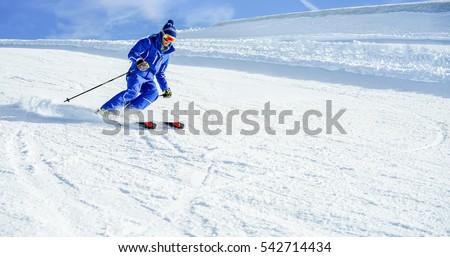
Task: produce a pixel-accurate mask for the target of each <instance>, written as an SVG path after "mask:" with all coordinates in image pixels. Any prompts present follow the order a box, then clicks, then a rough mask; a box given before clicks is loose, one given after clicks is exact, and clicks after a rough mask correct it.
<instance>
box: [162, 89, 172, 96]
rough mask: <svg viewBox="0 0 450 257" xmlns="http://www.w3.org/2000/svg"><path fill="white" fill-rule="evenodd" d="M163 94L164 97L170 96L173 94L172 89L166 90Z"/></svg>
mask: <svg viewBox="0 0 450 257" xmlns="http://www.w3.org/2000/svg"><path fill="white" fill-rule="evenodd" d="M162 96H163V97H164V98H170V97H171V96H172V90H170V88H168V89H166V90H164V91H163V94H162Z"/></svg>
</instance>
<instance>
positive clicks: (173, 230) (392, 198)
mask: <svg viewBox="0 0 450 257" xmlns="http://www.w3.org/2000/svg"><path fill="white" fill-rule="evenodd" d="M394 14H395V15H398V13H394ZM379 15H381V14H377V15H375V16H370V17H369V16H368V18H367V19H369V20H372V19H373V18H374V17H375V18H377V17H378V18H377V19H379ZM395 15H393V16H395ZM410 15H412V14H410V13H409V14H405V17H403V18H404V19H406V18H408V19H410V18H411V16H410ZM427 15H430V16H431V17H433V19H437V20H440V19H442V15H443V14H427ZM427 15H425V16H427ZM425 16H423V17H425ZM364 17H365V16H364ZM395 17H397V16H395ZM420 17H422V16H420ZM423 17H422V18H423ZM427 17H428V16H427ZM436 17H437V18H436ZM444 17H445V14H444ZM298 19H299V20H303V19H305V20H303V22H308V20H307V19H306V18H301V17H299V18H298ZM317 19H319V20H316V21H321V20H320V19H325V21H327V22H329V21H330V19H331V20H332V21H334V22H336V21H337V20H339V19H340V18H339V17H334V16H333V17H328V16H326V17H321V18H320V17H319V18H317ZM354 19H357V18H354ZM418 20H419V21H423V20H421V19H418ZM396 21H398V22H399V23H401V22H400V21H402V18H396ZM252 22H256V21H252ZM268 22H269V21H265V20H262V21H261V23H258V24H260V25H261V28H263V27H267V23H268ZM270 22H274V20H271V21H270ZM278 22H281V23H284V22H288V23H289V22H293V21H286V20H282V19H281V20H280V21H278ZM311 22H312V21H311ZM243 24H244V25H245V22H243V23H242V22H239V23H237V24H234V23H231V24H229V25H226V24H222V25H221V26H218V27H215V28H211V29H210V30H209V31H210V32H211V33H208V35H209V36H210V37H211V38H212V39H207V40H204V41H201V42H200V43H199V42H197V41H195V40H193V39H190V38H195V36H197V35H199V33H201V32H205V31H208V29H206V30H202V31H192V32H189V33H190V34H189V33H187V32H186V34H185V35H186V37H187V38H186V39H185V41H181V40H180V52H181V55H180V56H178V58H179V59H178V60H179V61H178V62H177V61H175V63H182V62H185V60H190V59H189V58H192V60H195V61H194V63H193V64H195V66H190V65H179V64H172V65H171V66H170V67H169V70H168V71H167V78H168V80H169V83H170V85H171V88H172V90H173V91H174V96H173V97H172V98H171V99H159V100H158V101H157V102H155V103H154V104H153V105H152V110H154V111H155V115H156V117H157V118H155V119H160V118H161V117H158V115H161V113H162V111H163V110H170V109H172V108H173V104H174V103H175V102H177V101H179V102H180V106H181V107H182V108H187V106H188V103H189V102H191V101H193V102H194V105H195V108H196V109H197V110H200V113H201V116H196V117H195V119H194V121H193V122H194V123H193V124H191V125H194V126H195V128H196V129H200V128H201V126H200V124H202V115H203V114H204V113H205V112H207V111H208V110H213V109H214V110H219V111H221V113H222V114H223V115H224V116H225V115H226V114H227V113H228V112H230V111H231V110H235V109H237V110H240V113H242V111H243V110H250V109H252V110H259V111H260V114H261V110H262V109H263V108H264V104H265V103H267V102H269V101H270V104H271V108H272V109H274V110H277V114H279V113H280V112H281V111H282V110H293V112H294V115H293V116H290V117H289V116H288V117H286V120H285V124H286V125H282V124H279V123H278V122H277V118H275V117H273V118H272V120H271V124H270V125H271V127H272V128H273V129H274V130H275V131H276V133H277V135H276V136H271V135H268V134H267V133H265V132H264V128H263V122H264V118H263V117H262V116H261V115H260V116H258V117H256V118H255V120H256V121H258V122H259V124H260V125H261V131H260V132H259V133H258V134H257V135H254V136H243V135H239V131H240V130H241V129H249V128H248V126H245V125H244V124H243V123H242V122H240V121H239V120H238V119H237V118H236V117H235V118H233V126H232V131H233V135H226V133H225V130H226V129H225V126H216V127H214V129H215V128H219V129H222V133H220V134H219V135H216V136H211V135H207V134H206V133H204V132H201V133H200V135H193V134H192V133H190V132H189V130H188V129H187V128H186V129H185V131H186V135H179V134H177V133H176V131H173V130H171V131H169V133H168V134H166V135H153V134H151V133H150V132H148V131H141V130H139V129H137V128H135V127H130V128H128V130H125V129H122V130H121V131H120V133H118V134H117V135H114V136H108V135H104V134H102V130H111V129H112V127H111V125H108V124H105V123H103V122H102V121H101V120H100V119H99V118H98V117H97V116H95V115H94V114H93V111H94V110H95V109H97V108H98V106H99V105H101V104H102V103H103V102H104V101H106V100H108V99H109V98H110V97H111V96H113V95H114V94H115V93H117V92H118V91H120V90H122V89H123V88H124V84H125V80H124V79H119V80H116V81H114V82H112V83H110V84H108V85H107V86H104V87H101V88H98V89H96V90H95V91H93V92H91V93H89V94H86V95H84V96H82V97H80V98H77V99H74V100H72V101H71V102H70V103H63V101H64V99H66V98H67V97H69V96H73V95H76V94H78V93H80V92H81V91H83V90H87V89H89V88H91V87H93V86H95V85H97V84H99V83H101V82H103V81H106V80H108V79H110V78H111V77H114V76H117V75H119V74H122V73H123V71H124V70H126V69H128V65H129V64H128V62H127V61H126V60H124V59H125V58H123V57H120V59H119V58H112V57H107V56H110V55H116V54H117V52H115V51H119V52H120V51H126V50H125V49H128V47H129V45H128V44H129V42H127V41H124V42H122V41H121V42H116V43H114V42H113V43H111V42H107V43H106V48H101V47H100V48H92V47H91V46H92V44H94V45H96V44H99V45H101V44H102V42H100V41H93V42H84V41H76V42H78V43H77V44H78V45H76V46H77V47H80V48H83V47H86V48H87V49H88V51H87V52H93V53H96V54H101V55H107V56H100V55H92V54H89V53H82V52H75V51H67V50H61V49H59V50H55V49H27V48H22V47H23V45H20V42H19V41H14V42H15V44H16V43H17V44H19V45H16V46H17V47H19V48H12V47H11V48H0V56H2V58H1V59H0V131H2V132H1V133H0V142H1V143H2V144H3V147H2V148H0V177H1V179H0V187H1V188H2V190H0V236H449V235H450V219H449V216H448V213H449V212H450V209H449V206H450V174H449V170H450V141H449V125H450V99H449V98H448V94H442V95H440V94H441V93H442V92H447V91H446V90H447V89H446V88H445V87H446V86H448V74H447V73H448V72H447V71H445V69H448V63H447V64H445V60H447V59H448V53H449V52H450V51H449V50H448V45H446V44H444V45H439V46H436V44H435V43H430V40H435V39H436V40H441V39H440V38H439V37H438V36H437V35H439V31H440V30H442V28H441V27H437V28H436V31H429V34H421V33H422V32H423V31H421V30H424V28H421V27H419V28H417V30H418V32H417V31H416V32H417V33H416V34H414V33H412V34H411V35H409V36H410V37H411V38H413V39H416V40H419V39H420V40H425V41H424V42H425V44H424V46H423V48H422V50H423V51H419V50H418V51H416V52H415V51H412V53H413V54H415V55H414V56H415V57H417V56H425V55H426V56H427V57H426V58H425V60H430V59H429V58H437V60H438V61H437V62H435V63H432V62H430V63H429V66H428V68H429V69H428V68H427V69H422V70H420V69H415V68H417V67H419V66H414V67H413V68H412V70H410V73H408V72H406V73H402V74H403V75H404V76H403V75H401V76H397V75H398V74H400V73H397V71H395V70H394V69H388V70H387V71H386V74H384V75H386V77H391V78H392V77H396V76H397V77H401V78H402V79H404V80H403V83H404V84H405V85H412V87H411V88H409V90H399V91H395V90H392V89H396V88H395V86H396V84H395V82H399V81H401V80H391V79H386V77H383V74H381V73H383V72H380V73H377V74H376V75H377V76H378V77H377V76H372V75H373V73H372V72H370V70H371V69H372V68H373V66H371V65H372V64H369V66H367V67H369V69H368V70H365V71H369V72H367V73H365V71H364V69H356V70H354V71H355V72H357V73H362V74H359V75H358V74H350V73H348V72H347V71H346V69H345V68H344V69H341V70H338V71H334V72H333V73H326V74H334V75H333V76H335V77H334V78H338V79H339V78H344V77H345V78H349V77H350V79H347V80H344V79H343V80H339V81H335V82H330V81H323V80H322V79H321V77H323V74H324V73H323V71H321V70H320V69H304V68H298V72H300V73H301V76H303V75H305V76H306V77H307V78H305V79H302V78H301V76H299V75H296V76H283V75H279V76H274V75H273V74H287V73H286V69H287V68H286V66H285V64H286V62H289V60H284V61H285V63H284V64H283V65H274V64H264V63H263V64H262V63H261V62H259V61H261V58H262V57H261V56H262V55H261V54H262V53H263V52H264V51H256V52H255V53H256V55H252V54H251V53H250V52H251V51H252V49H255V48H254V47H255V46H257V45H260V43H261V42H263V41H267V40H268V39H269V38H261V37H268V36H269V35H267V34H264V35H257V34H258V33H260V32H261V33H263V31H264V30H263V29H259V28H258V27H256V28H255V31H254V33H255V38H252V39H250V41H248V42H247V41H246V42H247V43H248V44H245V45H246V47H248V48H246V47H244V51H243V52H241V55H242V56H243V59H245V60H244V61H239V60H232V59H236V58H234V57H236V56H234V54H235V53H237V52H236V51H231V50H230V49H233V47H237V46H238V45H239V44H241V43H242V42H243V41H242V40H240V39H239V40H237V39H233V38H231V39H229V40H224V38H226V37H228V36H229V37H231V36H232V34H227V33H230V32H229V31H231V30H232V29H234V28H236V26H241V25H243ZM402 26H403V25H401V24H400V25H398V28H402V29H404V28H405V27H402ZM404 26H406V25H404ZM297 30H298V31H297V32H299V33H300V32H302V29H301V28H298V29H297ZM314 30H315V31H310V32H311V33H312V32H314V33H316V34H315V35H316V36H317V35H318V34H317V33H319V32H320V29H319V28H315V29H314ZM227 31H228V32H227ZM277 31H278V30H277ZM393 31H394V30H392V31H387V32H386V33H390V32H393ZM424 31H425V30H424ZM226 32H227V33H226ZM241 32H242V31H238V32H236V33H241ZM372 32H373V31H372ZM397 32H398V33H397V34H395V33H394V34H395V35H397V36H398V37H401V36H402V35H403V36H404V35H406V34H402V33H404V32H405V31H403V30H400V29H399V30H398V31H397ZM444 32H445V33H448V30H447V31H446V30H444ZM220 33H223V35H222V37H220V36H217V35H219V34H220ZM264 33H274V32H273V31H272V32H271V31H268V32H267V31H266V32H264ZM322 33H323V34H326V35H328V36H327V37H329V39H330V40H332V39H333V37H334V39H336V40H343V38H344V36H345V35H344V34H341V33H338V34H329V33H327V31H326V30H325V31H322ZM181 34H183V33H181ZM373 35H377V34H375V32H373V34H372V36H373ZM378 35H379V34H378ZM420 35H424V36H423V38H420V37H421V36H420ZM430 35H432V36H431V37H430ZM215 36H216V37H217V38H214V37H215ZM256 36H261V37H256ZM347 36H348V34H347ZM236 37H237V36H236ZM305 37H306V36H305ZM358 37H360V39H361V37H363V36H361V35H358ZM323 39H324V37H321V40H323ZM391 39H392V38H387V37H386V35H383V36H381V35H379V36H378V37H377V40H391ZM272 40H273V39H272ZM296 40H300V41H302V40H305V39H304V38H302V39H301V38H300V36H299V37H298V38H296V39H295V40H294V41H292V42H297V43H298V42H299V41H296ZM234 41H236V42H237V43H236V44H234V45H227V44H228V43H230V42H234ZM4 42H5V41H3V43H4ZM45 42H46V43H45V44H50V46H48V47H49V48H51V44H54V45H61V44H63V45H64V44H66V43H68V44H69V45H74V41H51V40H48V41H45ZM52 42H53V43H52ZM305 42H306V41H305ZM22 43H23V42H22ZM28 43H30V44H37V45H39V44H42V41H36V42H33V41H30V42H28ZM205 43H211V44H212V45H213V46H219V45H222V48H220V47H219V48H217V49H218V50H217V49H216V50H214V51H219V52H220V51H222V52H224V51H228V50H230V51H231V52H230V53H228V54H225V55H224V56H222V57H223V58H224V59H225V60H227V61H229V63H218V62H216V61H217V60H214V59H210V58H211V57H212V56H213V55H212V54H210V53H213V51H210V50H208V49H207V48H205V47H204V45H202V44H205ZM310 43H311V42H309V43H308V44H307V45H304V47H306V48H308V47H309V49H312V48H314V49H316V50H317V51H320V49H322V50H323V48H321V46H322V45H320V44H319V43H314V42H313V43H311V44H310ZM9 44H11V42H9ZM24 44H26V43H24ZM86 44H87V45H86ZM89 44H91V45H90V46H89ZM117 44H118V45H122V46H123V47H122V48H119V49H118V50H117V49H115V50H114V49H113V48H114V47H115V46H117ZM198 44H199V45H198ZM287 44H290V43H289V42H288V43H287ZM333 44H334V43H333ZM340 44H341V43H336V44H334V45H333V46H332V47H336V46H337V45H340ZM395 44H398V45H395V46H388V48H386V49H387V50H389V51H391V50H392V51H391V52H389V51H388V52H384V53H380V54H381V55H383V54H386V55H390V53H397V54H398V55H397V57H398V58H397V59H396V60H400V62H399V63H400V66H402V65H404V64H405V63H407V61H410V60H412V62H413V63H415V64H417V63H420V62H419V60H420V58H418V59H414V58H410V59H408V58H407V57H401V56H402V54H404V53H405V52H404V51H403V50H405V49H409V50H411V49H412V48H414V49H419V48H415V47H417V46H408V45H407V44H408V43H407V42H406V41H401V42H400V41H398V42H396V43H395ZM292 45H294V43H292ZM343 45H345V46H346V47H349V48H352V47H355V46H356V48H354V49H353V50H358V49H360V48H358V47H359V46H361V47H362V48H361V49H363V48H364V49H366V50H367V49H369V51H367V52H365V53H367V56H371V53H373V51H375V50H374V49H382V48H383V47H381V48H378V47H379V45H377V46H374V45H373V44H372V43H355V42H353V43H351V44H347V43H343ZM9 46H11V45H9ZM273 46H274V44H271V45H269V46H268V48H272V47H273ZM31 47H33V46H31ZM108 47H111V49H113V50H111V49H109V48H108ZM297 47H298V45H297ZM311 47H312V48H311ZM366 47H367V48H366ZM391 47H392V48H391ZM183 48H185V49H183ZM93 49H94V50H93ZM95 49H97V50H95ZM399 49H400V52H398V51H399ZM72 50H73V49H72ZM269 50H270V49H269ZM272 50H273V49H272ZM272 50H270V51H272ZM409 50H408V51H409ZM441 50H442V51H441ZM81 51H83V50H81ZM208 51H210V52H208ZM249 51H250V52H249ZM270 51H269V52H270ZM188 52H189V53H188ZM194 52H195V54H193V55H195V56H197V55H198V56H197V57H200V59H195V58H194V57H188V56H189V55H190V54H192V53H194ZM105 53H106V54H105ZM216 53H217V52H216ZM410 53H411V52H410ZM332 54H333V53H331V52H330V55H329V56H332ZM214 55H215V54H214ZM381 55H380V56H381ZM61 56H64V58H61ZM255 56H256V57H255ZM349 56H350V55H349ZM367 56H366V57H367ZM380 56H378V57H377V58H380V59H383V56H381V57H380ZM414 56H413V57H414ZM116 57H117V56H116ZM292 57H293V58H297V57H296V56H292ZM335 57H336V56H335ZM335 57H333V58H335ZM366 57H364V56H363V57H361V59H360V61H361V62H364V61H369V62H368V63H370V60H368V59H367V58H366ZM183 58H187V59H183ZM202 58H203V61H204V62H205V60H207V61H206V64H208V63H212V64H214V63H215V64H219V65H218V67H216V68H214V67H204V66H205V63H203V64H202V63H201V60H202ZM333 58H331V59H333ZM349 58H350V57H349ZM377 58H374V59H377ZM402 58H403V59H402ZM405 58H406V59H405ZM18 59H19V60H23V61H26V63H27V66H28V67H33V68H32V69H25V70H24V67H23V65H22V63H18V62H17V61H16V60H18ZM238 59H239V58H238ZM331 59H330V60H331ZM175 60H176V58H175ZM199 60H200V61H199ZM248 60H253V61H257V62H259V64H255V66H254V67H253V68H255V67H256V68H258V69H259V68H261V70H259V71H258V70H257V69H256V68H255V70H250V68H252V67H250V68H249V67H248V66H249V65H248V64H249V63H248V62H246V61H248ZM292 60H293V59H292ZM405 60H406V61H405ZM441 61H442V62H441ZM99 63H101V66H100V67H99ZM442 63H444V64H443V66H442V67H443V69H433V67H434V68H436V67H437V66H433V65H440V64H442ZM297 64H298V63H297ZM229 65H232V66H233V68H231V69H227V68H226V67H228V66H229ZM321 67H322V66H321ZM359 67H363V66H359ZM421 67H424V66H421ZM374 70H375V69H372V71H374ZM295 72H297V70H295ZM295 72H294V73H295ZM439 72H441V73H439ZM442 72H443V73H442ZM446 72H447V73H446ZM264 73H265V74H264ZM365 74H366V75H365ZM367 74H372V75H367ZM395 74H397V75H395ZM405 74H406V75H405ZM411 74H413V75H411ZM439 74H440V75H439ZM442 74H444V75H442ZM445 74H447V75H445ZM290 75H292V74H290ZM314 78H317V79H314ZM424 78H425V79H424ZM417 79H419V80H420V79H424V80H429V79H430V80H436V81H438V82H435V83H434V84H433V83H431V82H425V81H422V82H421V83H417V81H415V80H417ZM344 82H348V83H344ZM369 82H370V83H372V84H387V85H386V86H383V87H368V86H365V85H367V84H368V83H369ZM423 86H430V88H432V86H433V87H436V88H439V87H443V89H442V88H441V90H443V91H433V90H431V89H424V90H423V91H421V90H417V91H418V92H415V90H416V89H417V88H420V87H423ZM424 92H425V93H427V92H428V93H431V94H423V93H424ZM327 100H332V105H333V114H336V113H337V111H338V110H339V109H341V108H345V109H346V112H345V113H344V114H343V116H342V118H341V119H340V120H339V121H340V123H341V124H342V126H343V127H344V129H345V130H346V132H347V134H346V135H341V134H340V133H339V132H337V130H336V129H335V128H334V130H333V134H331V135H326V134H324V133H321V134H319V135H316V136H309V135H307V134H305V133H304V132H302V131H301V132H299V133H298V134H297V135H295V136H286V135H284V134H285V131H286V129H290V128H291V127H292V126H291V125H292V124H293V122H294V121H297V120H300V121H301V120H302V116H303V114H304V112H305V111H307V110H310V109H316V110H319V111H320V112H322V113H323V114H324V116H323V117H321V118H317V117H313V118H311V122H310V127H311V128H316V127H322V128H323V127H324V125H325V121H326V118H325V109H326V101H327ZM224 118H225V117H224ZM183 121H184V122H187V121H186V120H183ZM188 125H189V124H188Z"/></svg>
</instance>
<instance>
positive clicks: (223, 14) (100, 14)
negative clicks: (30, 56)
mask: <svg viewBox="0 0 450 257" xmlns="http://www.w3.org/2000/svg"><path fill="white" fill-rule="evenodd" d="M423 1H425V0H422V2H423ZM406 2H421V0H416V1H414V0H413V1H408V0H59V1H57V0H0V38H15V39H38V38H72V39H136V38H140V37H142V36H145V35H148V34H152V33H155V32H157V31H159V30H160V29H161V28H162V26H163V25H164V23H165V21H167V19H169V18H170V19H173V20H174V21H175V26H176V27H177V28H178V29H185V28H189V27H206V26H211V25H213V24H215V23H217V22H218V21H220V20H229V19H236V18H247V17H255V16H262V15H270V14H279V13H287V12H304V11H309V10H322V9H330V8H338V7H349V6H365V5H377V4H393V3H406Z"/></svg>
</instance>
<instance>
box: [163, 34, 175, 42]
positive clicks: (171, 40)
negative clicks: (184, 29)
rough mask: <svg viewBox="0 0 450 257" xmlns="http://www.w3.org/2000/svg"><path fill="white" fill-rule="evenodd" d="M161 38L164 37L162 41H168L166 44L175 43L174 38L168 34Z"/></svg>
mask: <svg viewBox="0 0 450 257" xmlns="http://www.w3.org/2000/svg"><path fill="white" fill-rule="evenodd" d="M163 37H164V39H165V40H166V41H168V42H171V43H173V42H175V38H174V37H172V36H171V35H169V34H164V36H163Z"/></svg>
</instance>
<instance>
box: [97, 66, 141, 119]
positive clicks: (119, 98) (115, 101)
mask: <svg viewBox="0 0 450 257" xmlns="http://www.w3.org/2000/svg"><path fill="white" fill-rule="evenodd" d="M145 81H146V80H145V79H143V78H141V77H139V76H136V75H134V74H132V75H129V76H127V89H126V90H124V91H122V92H120V93H118V94H117V95H115V96H114V97H113V98H111V99H110V100H109V101H108V102H106V103H105V104H104V105H103V106H102V107H101V108H100V109H103V110H108V111H112V110H115V109H117V108H120V107H122V106H124V105H125V104H126V103H127V102H131V101H133V100H134V99H136V97H138V95H139V91H141V85H142V84H143V83H145Z"/></svg>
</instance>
